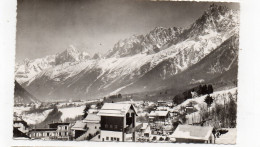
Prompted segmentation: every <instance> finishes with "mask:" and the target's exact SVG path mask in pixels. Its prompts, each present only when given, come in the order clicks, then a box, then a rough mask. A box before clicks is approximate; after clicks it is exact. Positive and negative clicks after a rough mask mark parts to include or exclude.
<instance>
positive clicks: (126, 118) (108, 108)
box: [98, 103, 137, 142]
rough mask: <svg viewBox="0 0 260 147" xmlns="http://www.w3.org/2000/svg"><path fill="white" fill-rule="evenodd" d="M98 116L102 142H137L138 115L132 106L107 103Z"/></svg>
mask: <svg viewBox="0 0 260 147" xmlns="http://www.w3.org/2000/svg"><path fill="white" fill-rule="evenodd" d="M98 116H100V117H101V132H100V133H101V134H100V138H101V140H102V141H123V142H124V141H131V140H132V141H135V131H136V130H135V127H136V116H137V113H136V110H135V108H134V106H133V105H132V104H120V103H105V104H104V105H103V107H102V108H101V110H100V111H99V113H98Z"/></svg>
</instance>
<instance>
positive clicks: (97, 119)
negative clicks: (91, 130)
mask: <svg viewBox="0 0 260 147" xmlns="http://www.w3.org/2000/svg"><path fill="white" fill-rule="evenodd" d="M100 120H101V118H100V116H98V115H97V114H92V113H90V114H88V115H87V117H86V118H85V119H84V120H83V122H84V123H87V122H88V123H90V122H93V123H99V122H100Z"/></svg>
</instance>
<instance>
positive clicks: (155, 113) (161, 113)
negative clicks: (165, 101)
mask: <svg viewBox="0 0 260 147" xmlns="http://www.w3.org/2000/svg"><path fill="white" fill-rule="evenodd" d="M168 112H169V111H151V112H150V114H149V116H150V117H155V116H167V114H168Z"/></svg>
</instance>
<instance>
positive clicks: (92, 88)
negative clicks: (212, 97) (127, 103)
mask: <svg viewBox="0 0 260 147" xmlns="http://www.w3.org/2000/svg"><path fill="white" fill-rule="evenodd" d="M238 33H239V12H238V11H234V10H230V9H228V8H226V7H222V6H216V5H211V6H210V7H209V8H208V9H207V10H206V11H205V12H204V14H203V15H202V16H201V17H200V18H198V20H196V21H195V22H194V23H193V24H191V26H190V27H189V28H187V29H185V30H183V29H181V28H175V27H172V28H162V27H157V28H155V29H154V30H152V31H151V32H149V33H148V34H146V35H135V36H131V37H130V38H128V39H124V40H121V41H119V42H117V43H116V44H115V45H114V48H113V49H111V50H109V51H108V53H107V54H106V55H105V57H104V58H100V56H98V55H94V57H93V58H89V56H88V55H83V54H82V53H80V52H78V51H76V50H74V49H73V48H72V49H70V50H66V51H64V52H63V53H61V54H59V55H55V56H51V58H50V57H48V58H50V59H49V60H47V59H45V58H47V57H45V58H42V59H41V60H40V61H42V62H39V63H38V62H37V64H36V62H35V61H28V62H27V64H25V63H24V64H19V65H17V68H16V79H17V80H18V81H20V82H21V81H22V83H23V84H22V85H23V86H24V87H26V89H27V90H28V91H29V92H31V93H32V94H34V95H35V96H37V98H38V97H39V98H41V99H50V98H55V99H73V98H85V99H92V98H98V97H99V98H100V97H104V96H106V95H109V94H110V93H118V92H121V93H132V92H142V91H149V90H157V89H161V88H169V87H174V88H183V86H187V85H189V84H193V83H196V82H197V81H204V82H210V81H214V79H217V78H221V76H222V75H223V77H224V76H225V75H226V76H225V77H226V79H227V78H230V77H232V76H230V75H232V74H233V75H234V74H236V73H235V72H233V71H235V69H236V68H237V66H235V65H237V55H238V44H239V43H238ZM230 40H232V41H230ZM212 54H214V55H212ZM36 60H39V59H36ZM43 61H44V62H43ZM28 63H29V64H28ZM42 63H44V64H43V65H44V66H40V65H42ZM209 63H210V64H209ZM34 66H35V67H36V69H37V67H40V69H41V70H37V72H35V71H36V70H35V68H34ZM196 66H198V67H197V68H194V67H196ZM29 67H30V68H29ZM26 69H29V70H26ZM197 69H200V70H199V71H198V70H197ZM227 69H228V70H227ZM231 69H232V70H231ZM26 71H27V72H26ZM195 71H196V72H195ZM229 71H230V72H229ZM231 71H232V72H231ZM29 75H30V76H29ZM26 76H27V77H26ZM204 76H205V77H204ZM235 76H236V75H234V76H233V77H235ZM25 77H26V78H25ZM173 83H174V84H173Z"/></svg>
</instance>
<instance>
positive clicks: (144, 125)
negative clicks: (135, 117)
mask: <svg viewBox="0 0 260 147" xmlns="http://www.w3.org/2000/svg"><path fill="white" fill-rule="evenodd" d="M148 125H149V124H148V123H143V125H142V127H141V129H142V130H145V129H146V128H147V127H148Z"/></svg>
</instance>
